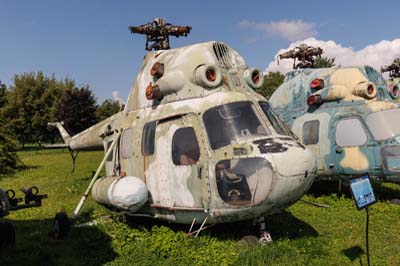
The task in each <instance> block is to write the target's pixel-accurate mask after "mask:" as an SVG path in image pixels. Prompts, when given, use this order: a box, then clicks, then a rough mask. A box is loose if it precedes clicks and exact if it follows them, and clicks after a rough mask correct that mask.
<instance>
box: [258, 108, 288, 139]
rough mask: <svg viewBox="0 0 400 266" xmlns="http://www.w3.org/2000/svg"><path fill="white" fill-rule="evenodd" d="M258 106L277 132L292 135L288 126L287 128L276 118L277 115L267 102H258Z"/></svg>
mask: <svg viewBox="0 0 400 266" xmlns="http://www.w3.org/2000/svg"><path fill="white" fill-rule="evenodd" d="M260 107H261V109H262V111H263V112H264V114H265V116H266V117H267V119H268V121H269V122H270V123H271V126H272V127H273V128H274V129H275V132H276V133H277V134H280V135H286V136H292V134H291V132H290V130H289V128H287V127H286V126H285V125H284V124H283V122H282V121H281V120H280V119H279V118H278V116H277V115H276V114H275V113H274V112H273V111H272V109H271V106H270V105H269V103H267V102H260Z"/></svg>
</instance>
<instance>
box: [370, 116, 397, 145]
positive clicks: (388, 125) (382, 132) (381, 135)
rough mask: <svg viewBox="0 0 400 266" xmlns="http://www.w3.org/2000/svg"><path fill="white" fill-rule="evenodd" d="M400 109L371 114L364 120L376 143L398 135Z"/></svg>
mask: <svg viewBox="0 0 400 266" xmlns="http://www.w3.org/2000/svg"><path fill="white" fill-rule="evenodd" d="M399 117H400V109H389V110H384V111H379V112H375V113H371V114H369V115H368V116H367V118H366V119H365V122H366V123H367V126H368V128H369V129H370V131H371V133H372V135H373V136H374V138H375V139H376V140H378V141H381V140H385V139H389V138H393V137H395V136H399V135H400V123H399V122H398V119H399Z"/></svg>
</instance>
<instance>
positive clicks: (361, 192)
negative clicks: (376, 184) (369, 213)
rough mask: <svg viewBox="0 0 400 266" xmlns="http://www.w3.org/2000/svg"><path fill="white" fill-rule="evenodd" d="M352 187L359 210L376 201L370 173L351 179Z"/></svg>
mask: <svg viewBox="0 0 400 266" xmlns="http://www.w3.org/2000/svg"><path fill="white" fill-rule="evenodd" d="M350 189H351V192H352V194H353V197H354V201H355V202H356V206H357V209H358V210H361V209H364V208H365V207H367V206H369V205H371V204H373V203H375V202H376V199H375V195H374V191H373V190H372V186H371V183H370V182H369V175H368V174H363V175H360V176H358V177H356V178H352V179H350Z"/></svg>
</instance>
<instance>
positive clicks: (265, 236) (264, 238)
mask: <svg viewBox="0 0 400 266" xmlns="http://www.w3.org/2000/svg"><path fill="white" fill-rule="evenodd" d="M255 222H256V224H257V225H258V227H259V233H260V238H259V239H258V242H259V243H260V244H269V243H271V242H272V237H271V234H270V233H269V232H268V231H267V230H266V229H265V218H264V216H261V217H260V218H258V219H256V221H255Z"/></svg>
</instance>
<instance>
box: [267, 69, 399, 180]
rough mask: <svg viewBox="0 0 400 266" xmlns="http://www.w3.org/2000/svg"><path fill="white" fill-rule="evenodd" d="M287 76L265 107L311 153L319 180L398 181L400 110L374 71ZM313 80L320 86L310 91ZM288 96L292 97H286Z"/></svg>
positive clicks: (303, 72)
mask: <svg viewBox="0 0 400 266" xmlns="http://www.w3.org/2000/svg"><path fill="white" fill-rule="evenodd" d="M296 74H297V76H296ZM289 75H294V77H293V79H287V80H286V83H285V84H283V85H282V86H281V87H280V88H278V90H277V92H276V93H274V95H273V96H272V97H271V99H270V103H271V106H272V107H273V109H274V110H275V111H276V112H277V113H278V114H279V116H280V118H282V119H283V121H284V122H285V123H287V125H289V126H290V127H291V129H292V130H293V132H294V133H295V134H296V135H297V136H298V137H299V139H300V141H301V142H302V143H303V144H304V145H306V146H307V147H308V148H310V149H311V150H312V151H313V153H314V155H315V156H316V158H317V176H318V177H320V178H339V177H342V178H348V177H351V176H355V175H359V174H362V173H366V172H368V173H369V174H370V176H371V177H372V178H376V179H378V180H384V181H390V182H400V145H399V144H400V142H399V140H400V138H399V136H400V125H399V124H398V123H397V122H396V121H398V119H399V118H400V109H399V106H398V104H397V103H395V102H393V98H392V97H391V96H390V95H389V94H388V92H387V91H386V86H385V83H384V80H383V78H382V77H381V75H380V74H379V73H377V72H376V71H375V70H373V69H372V68H370V67H368V66H367V67H348V68H337V69H318V70H311V69H309V70H299V71H298V72H297V73H292V74H289ZM314 80H323V85H324V86H323V88H317V89H313V88H312V82H313V81H314ZM315 84H316V83H315ZM362 88H365V90H364V91H363V90H362ZM368 89H369V91H368ZM289 93H293V94H294V95H296V96H295V97H296V98H295V99H294V98H290V97H288V98H285V97H284V96H285V95H287V94H289ZM310 99H311V100H310ZM315 99H317V101H319V102H317V103H316V102H315ZM310 102H311V105H309V104H307V103H310Z"/></svg>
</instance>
